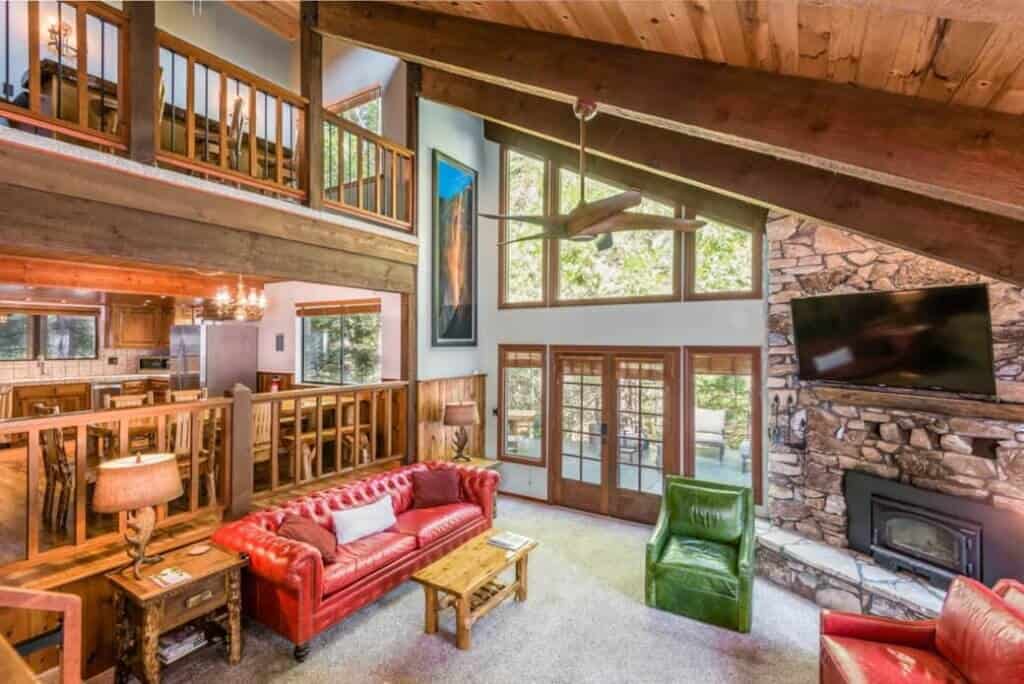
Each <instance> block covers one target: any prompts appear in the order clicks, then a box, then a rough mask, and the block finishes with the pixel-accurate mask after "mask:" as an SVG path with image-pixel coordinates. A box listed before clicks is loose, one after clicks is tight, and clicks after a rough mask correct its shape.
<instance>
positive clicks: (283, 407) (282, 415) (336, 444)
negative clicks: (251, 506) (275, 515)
mask: <svg viewBox="0 0 1024 684" xmlns="http://www.w3.org/2000/svg"><path fill="white" fill-rule="evenodd" d="M407 392H408V383H407V382H385V383H380V384H376V385H359V386H354V387H341V386H338V387H324V388H314V389H301V390H289V391H286V392H264V393H260V394H253V395H252V433H251V434H252V462H253V489H254V491H256V492H258V493H262V492H270V491H279V490H283V489H287V488H289V487H293V486H295V485H298V484H302V483H305V482H310V481H312V480H316V479H319V478H322V477H327V476H330V475H337V474H341V473H348V472H356V471H358V470H360V469H363V468H366V467H368V466H372V465H379V464H381V463H385V462H392V461H395V462H397V461H399V460H401V459H402V458H404V455H405V447H406V438H405V436H406V410H407V408H406V396H407Z"/></svg>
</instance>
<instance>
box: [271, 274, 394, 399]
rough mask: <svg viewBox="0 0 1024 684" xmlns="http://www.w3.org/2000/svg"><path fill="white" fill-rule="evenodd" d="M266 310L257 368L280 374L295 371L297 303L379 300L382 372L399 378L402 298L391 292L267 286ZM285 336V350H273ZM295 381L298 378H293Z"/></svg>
mask: <svg viewBox="0 0 1024 684" xmlns="http://www.w3.org/2000/svg"><path fill="white" fill-rule="evenodd" d="M264 292H265V294H266V295H267V311H266V313H265V314H264V315H263V320H262V321H260V324H259V328H260V338H259V340H260V341H259V368H260V370H261V371H273V372H279V373H292V372H295V353H296V345H297V344H298V342H297V335H296V329H297V326H296V323H295V304H296V302H330V301H339V300H343V299H366V298H368V297H379V298H380V309H381V310H380V315H381V346H382V350H381V352H382V359H381V373H382V377H384V378H398V377H399V376H400V374H401V372H402V296H401V295H399V294H395V293H392V292H377V291H375V290H360V289H356V288H353V287H335V286H333V285H316V284H313V283H300V282H295V281H288V282H282V283H269V284H267V285H266V287H265V288H264ZM279 334H280V335H284V351H280V352H279V351H276V350H275V348H274V339H275V337H276V336H277V335H279ZM295 379H296V382H299V381H301V378H299V377H298V376H296V378H295Z"/></svg>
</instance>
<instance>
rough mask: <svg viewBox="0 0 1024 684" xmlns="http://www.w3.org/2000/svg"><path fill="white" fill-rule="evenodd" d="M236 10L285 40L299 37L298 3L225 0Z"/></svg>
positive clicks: (263, 0)
mask: <svg viewBox="0 0 1024 684" xmlns="http://www.w3.org/2000/svg"><path fill="white" fill-rule="evenodd" d="M227 4H228V5H230V6H231V8H232V9H234V10H235V11H236V12H240V13H242V14H244V15H245V16H247V17H249V18H250V19H252V20H253V21H255V22H256V23H257V24H259V25H260V26H262V27H263V28H265V29H268V30H270V31H273V32H274V33H276V34H277V35H279V36H281V37H282V38H284V39H285V40H290V41H295V40H298V39H299V3H298V1H297V0H296V1H294V2H280V1H277V2H268V1H266V0H227Z"/></svg>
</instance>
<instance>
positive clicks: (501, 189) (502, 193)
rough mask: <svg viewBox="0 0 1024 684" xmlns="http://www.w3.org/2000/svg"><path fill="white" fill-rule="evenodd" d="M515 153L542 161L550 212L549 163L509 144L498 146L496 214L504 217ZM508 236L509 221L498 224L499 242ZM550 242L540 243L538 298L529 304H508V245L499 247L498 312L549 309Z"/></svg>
mask: <svg viewBox="0 0 1024 684" xmlns="http://www.w3.org/2000/svg"><path fill="white" fill-rule="evenodd" d="M510 150H511V151H514V152H515V153H516V154H519V155H522V156H524V157H529V158H530V159H535V160H537V161H540V162H543V164H544V213H545V214H549V213H551V207H552V206H553V205H552V204H551V176H552V173H551V169H552V163H551V161H550V160H548V159H545V158H544V157H542V156H540V155H536V154H533V153H531V152H524V151H523V150H519V149H516V148H512V147H509V146H508V145H501V149H500V153H499V159H500V161H499V162H498V163H499V164H500V165H501V173H500V174H499V175H498V213H499V214H507V213H508V210H509V203H508V189H509V183H508V153H509V151H510ZM507 236H508V221H505V220H499V221H498V242H504V241H505V240H506V239H507ZM550 243H551V240H543V241H542V244H541V277H540V299H537V300H533V301H528V302H510V301H508V289H507V286H508V281H507V280H506V279H505V273H506V271H507V270H508V245H502V246H500V247H499V248H498V309H499V310H500V309H543V308H547V307H548V300H549V292H550V288H549V287H548V262H549V261H550V260H551V244H550Z"/></svg>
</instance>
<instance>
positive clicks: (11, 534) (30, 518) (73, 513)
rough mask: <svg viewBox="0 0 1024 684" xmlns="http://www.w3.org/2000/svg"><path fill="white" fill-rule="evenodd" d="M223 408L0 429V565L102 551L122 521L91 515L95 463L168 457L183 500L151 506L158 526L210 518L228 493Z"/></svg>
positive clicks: (87, 416) (212, 405)
mask: <svg viewBox="0 0 1024 684" xmlns="http://www.w3.org/2000/svg"><path fill="white" fill-rule="evenodd" d="M231 420H232V400H231V399H211V400H208V401H197V402H182V403H177V404H158V405H155V406H142V407H138V408H126V409H116V410H106V411H83V412H76V413H67V414H63V415H56V416H46V417H35V418H23V419H14V420H9V421H3V422H0V486H2V488H3V497H2V499H0V566H3V565H6V564H10V563H15V562H18V561H22V560H28V561H38V560H41V559H46V558H55V557H60V556H63V555H67V554H68V553H79V552H82V551H83V550H87V549H89V548H93V547H97V546H102V545H104V544H107V543H109V542H111V541H113V540H116V539H117V538H118V537H119V535H121V534H123V533H124V531H125V530H126V529H127V522H128V520H127V515H126V514H125V513H121V514H117V515H115V514H102V513H97V512H95V511H94V510H93V508H92V491H93V488H94V486H95V483H96V472H97V469H98V467H99V465H100V464H101V463H103V462H104V461H106V460H109V459H112V458H118V457H121V456H128V455H131V454H135V453H144V452H145V453H150V452H172V453H174V454H176V455H177V458H178V469H179V473H180V474H181V479H182V483H183V485H184V493H183V495H182V496H181V497H180V498H178V499H176V500H174V501H171V502H169V503H168V504H166V505H164V506H161V507H159V509H158V510H157V521H158V527H165V526H169V525H173V524H175V523H179V522H185V521H187V520H191V519H192V518H194V517H196V516H199V515H206V514H208V513H210V512H213V511H217V510H220V509H221V508H222V507H223V503H224V502H225V500H226V498H227V496H228V494H229V486H228V485H229V481H228V480H229V477H230V468H231V460H232V459H231V458H230V454H231V434H232V430H231Z"/></svg>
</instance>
